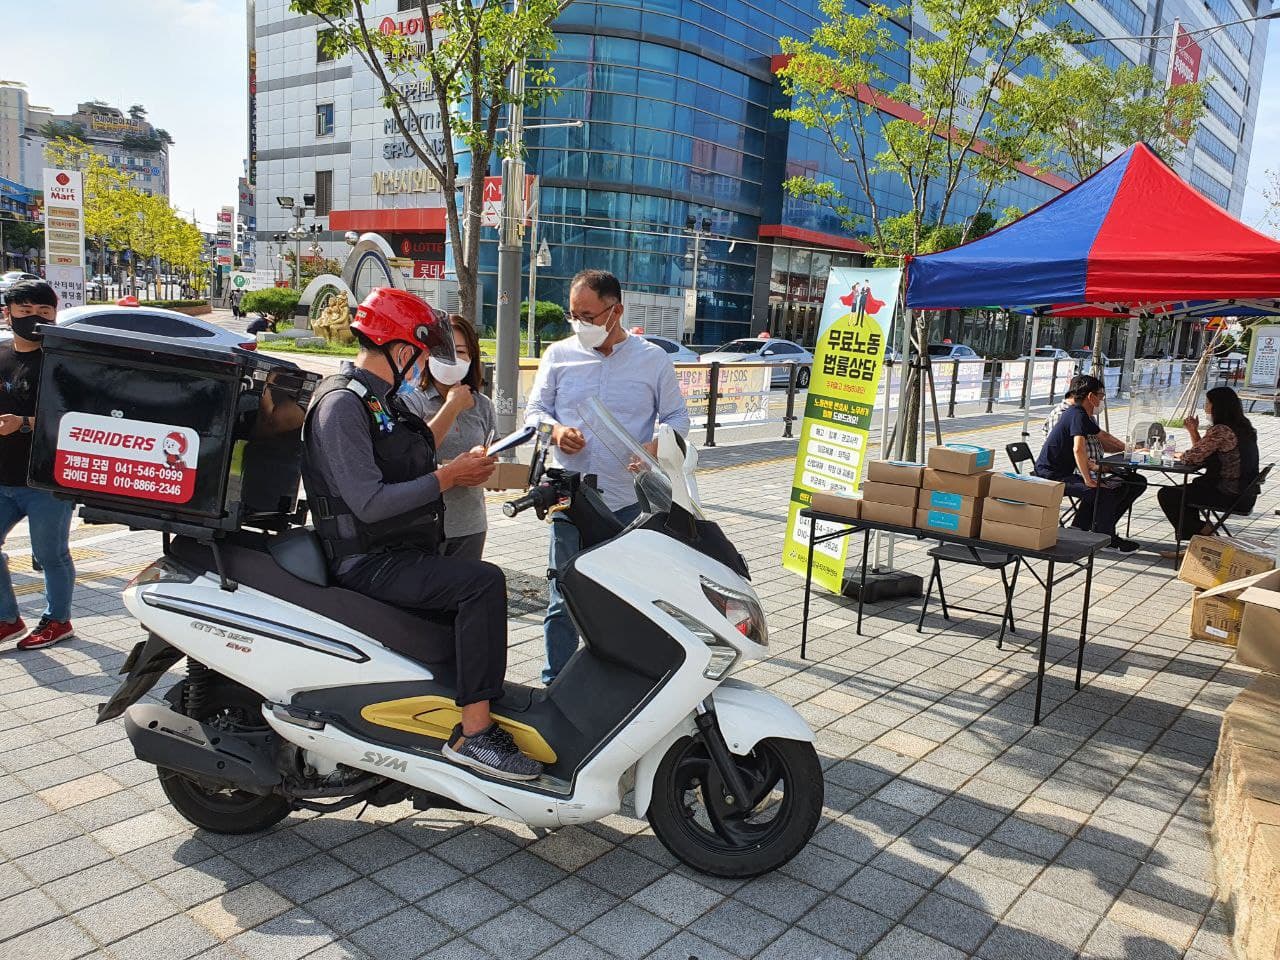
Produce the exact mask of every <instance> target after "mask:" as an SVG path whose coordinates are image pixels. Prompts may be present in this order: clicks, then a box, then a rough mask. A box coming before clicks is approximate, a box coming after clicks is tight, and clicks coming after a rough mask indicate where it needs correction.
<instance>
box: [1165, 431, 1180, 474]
mask: <svg viewBox="0 0 1280 960" xmlns="http://www.w3.org/2000/svg"><path fill="white" fill-rule="evenodd" d="M1177 451H1178V447H1177V445H1176V444H1175V443H1174V442H1173V436H1172V435H1169V436H1166V437H1165V439H1164V456H1163V458H1162V463H1163V464H1164V466H1166V467H1171V466H1173V455H1174V454H1175V453H1177Z"/></svg>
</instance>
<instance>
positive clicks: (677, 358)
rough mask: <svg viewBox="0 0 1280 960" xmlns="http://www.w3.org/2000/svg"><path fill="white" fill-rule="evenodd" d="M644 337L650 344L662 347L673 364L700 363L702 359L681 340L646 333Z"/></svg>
mask: <svg viewBox="0 0 1280 960" xmlns="http://www.w3.org/2000/svg"><path fill="white" fill-rule="evenodd" d="M642 336H643V337H644V338H645V339H646V340H648V341H649V342H650V343H652V344H655V345H656V346H659V347H661V348H662V349H663V350H665V351H667V353H668V354H669V355H670V357H671V362H672V363H698V362H699V361H700V360H701V359H702V358H701V357H700V356H698V355H697V353H695V352H694V351H692V350H690V349H689V348H688V347H686V346H685V345H684V344H683V343H681V342H680V341H679V340H672V339H671V338H670V337H660V336H658V335H657V334H653V333H646V334H642Z"/></svg>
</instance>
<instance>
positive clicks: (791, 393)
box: [770, 360, 798, 437]
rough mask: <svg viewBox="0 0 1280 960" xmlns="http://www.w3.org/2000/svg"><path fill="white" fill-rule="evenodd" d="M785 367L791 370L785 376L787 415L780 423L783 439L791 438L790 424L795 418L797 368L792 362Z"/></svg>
mask: <svg viewBox="0 0 1280 960" xmlns="http://www.w3.org/2000/svg"><path fill="white" fill-rule="evenodd" d="M787 366H789V367H790V368H791V370H790V372H789V373H788V375H787V415H786V417H784V418H783V421H782V435H783V436H784V437H790V436H791V424H792V422H793V421H794V420H795V418H796V372H797V370H798V368H797V367H796V363H795V361H794V360H792V361H790V362H789V363H788V364H787ZM770 379H772V377H770Z"/></svg>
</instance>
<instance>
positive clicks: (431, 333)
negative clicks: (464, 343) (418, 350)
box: [414, 307, 458, 363]
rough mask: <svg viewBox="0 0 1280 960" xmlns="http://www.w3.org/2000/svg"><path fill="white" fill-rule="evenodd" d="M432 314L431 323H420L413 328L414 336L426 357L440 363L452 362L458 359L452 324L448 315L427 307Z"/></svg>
mask: <svg viewBox="0 0 1280 960" xmlns="http://www.w3.org/2000/svg"><path fill="white" fill-rule="evenodd" d="M427 309H429V310H430V311H431V312H432V314H434V317H433V321H434V322H432V323H421V324H419V325H418V327H417V329H415V330H414V338H415V339H416V340H417V341H418V344H420V345H422V346H423V347H424V348H425V350H426V354H427V356H428V357H431V358H433V359H435V360H439V361H441V362H442V363H453V362H454V361H455V360H457V359H458V351H457V350H456V349H455V348H454V346H453V324H451V323H450V322H449V317H448V316H447V315H446V314H445V313H443V312H442V311H440V310H437V309H435V308H434V307H428V308H427Z"/></svg>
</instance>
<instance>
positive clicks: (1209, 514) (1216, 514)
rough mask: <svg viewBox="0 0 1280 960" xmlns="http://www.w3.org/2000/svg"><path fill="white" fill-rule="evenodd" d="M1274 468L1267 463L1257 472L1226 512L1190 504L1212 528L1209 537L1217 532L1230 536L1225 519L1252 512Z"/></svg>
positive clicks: (1218, 508) (1271, 464)
mask: <svg viewBox="0 0 1280 960" xmlns="http://www.w3.org/2000/svg"><path fill="white" fill-rule="evenodd" d="M1274 466H1275V464H1274V463H1269V464H1267V465H1266V466H1265V467H1264V468H1263V469H1261V470H1259V471H1258V475H1257V476H1256V477H1254V478H1253V482H1252V483H1250V484H1249V485H1248V486H1247V487H1245V488H1244V489H1243V490H1241V491H1240V496H1238V497H1236V499H1235V502H1234V503H1233V504H1231V506H1230V507H1229V508H1228V509H1226V510H1223V509H1221V508H1220V507H1207V506H1204V505H1202V504H1196V503H1193V504H1191V506H1192V507H1194V508H1195V509H1197V510H1199V511H1200V519H1201V520H1203V521H1204V522H1205V523H1207V524H1209V525H1210V526H1211V527H1212V528H1213V529H1212V530H1210V531H1209V536H1211V537H1212V536H1215V535H1216V534H1217V533H1218V531H1219V530H1221V531H1222V532H1223V533H1225V534H1226V535H1227V536H1228V537H1229V536H1231V531H1230V530H1229V529H1228V528H1227V517H1229V516H1231V514H1233V513H1235V514H1239V515H1240V516H1243V517H1247V516H1248V515H1249V514H1251V513H1252V512H1253V506H1254V504H1255V503H1257V501H1258V497H1260V496H1262V485H1263V484H1264V483H1266V482H1267V477H1268V475H1270V473H1271V468H1272V467H1274Z"/></svg>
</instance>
